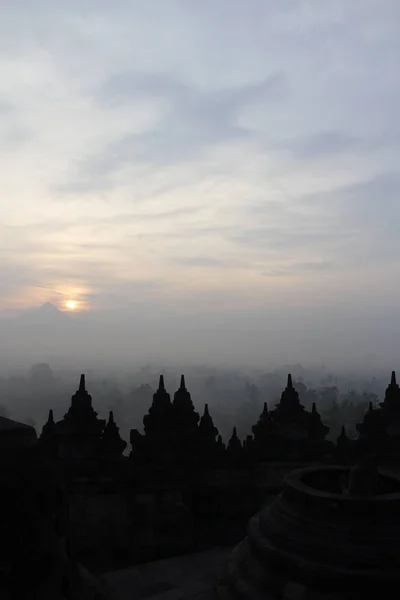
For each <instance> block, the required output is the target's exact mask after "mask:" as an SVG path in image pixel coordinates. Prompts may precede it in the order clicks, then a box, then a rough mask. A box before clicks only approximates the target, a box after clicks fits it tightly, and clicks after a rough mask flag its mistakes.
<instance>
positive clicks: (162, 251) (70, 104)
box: [0, 0, 400, 371]
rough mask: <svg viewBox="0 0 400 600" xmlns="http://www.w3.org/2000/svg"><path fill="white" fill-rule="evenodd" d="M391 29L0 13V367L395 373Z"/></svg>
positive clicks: (394, 44) (11, 8) (333, 21)
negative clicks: (65, 361)
mask: <svg viewBox="0 0 400 600" xmlns="http://www.w3.org/2000/svg"><path fill="white" fill-rule="evenodd" d="M399 29H400V4H399V2H398V1H397V0H379V1H378V0H353V1H352V2H349V0H332V1H329V0H326V1H324V2H321V0H310V1H300V0H298V1H297V2H286V1H284V0H279V1H278V0H275V1H273V0H271V1H269V2H265V0H248V1H247V2H243V1H242V0H230V1H229V2H227V1H226V0H204V1H202V2H199V1H196V0H193V1H192V0H187V1H186V2H182V1H175V0H157V1H156V0H143V1H134V0H131V1H129V2H128V1H125V0H117V1H116V2H110V1H104V0H88V1H86V2H84V3H83V2H81V1H78V0H68V1H66V0H59V1H58V2H54V1H50V0H48V1H45V0H43V1H39V0H37V2H30V1H28V0H26V1H25V2H23V1H18V0H13V1H11V0H4V1H3V2H2V3H1V7H0V54H1V58H0V75H1V76H0V115H1V120H0V131H1V135H0V140H1V141H0V153H1V157H0V158H1V184H0V189H1V194H0V208H1V213H0V240H1V243H0V274H1V279H0V291H1V294H0V313H1V322H0V335H1V338H2V340H3V343H2V344H1V359H2V360H3V361H5V360H8V359H10V357H22V356H26V357H27V361H28V362H29V360H30V359H31V358H33V357H34V358H35V359H36V360H50V359H51V358H52V357H54V356H59V357H70V358H71V357H74V359H76V360H82V361H85V360H86V361H88V360H89V358H90V360H92V359H93V360H94V359H95V358H98V359H99V360H100V358H101V359H102V360H113V361H114V362H115V361H118V360H120V359H122V358H124V359H128V358H129V359H133V358H134V359H135V361H144V360H150V359H154V360H159V361H168V362H171V361H180V362H181V363H183V362H185V361H186V362H191V363H196V362H199V363H200V362H207V363H211V364H214V363H218V364H222V363H224V364H243V365H252V366H260V365H266V364H281V363H283V362H295V363H298V362H302V363H304V362H307V361H309V362H315V363H320V362H329V363H330V364H332V366H334V367H336V366H337V365H341V366H343V367H344V366H346V367H349V366H351V367H354V368H356V367H363V368H368V369H370V368H380V367H381V366H385V368H387V370H388V371H390V370H391V369H392V368H395V367H396V366H398V364H396V357H397V356H398V355H399V351H400V344H399V340H400V335H399V333H400V327H399V322H398V305H399V301H400V297H399V296H400V291H399V288H398V286H397V285H396V284H397V282H398V281H399V278H400V262H399V250H400V236H399V234H398V223H399V222H400V221H399V220H400V203H399V198H398V193H399V189H400V175H399V170H398V156H399V145H400V136H399V134H400V120H399V118H398V114H397V113H398V104H399V91H400V85H399V76H398V64H399V59H400V53H399V50H400V31H399ZM68 302H69V303H71V302H75V303H76V305H75V306H73V305H72V304H69V305H67V303H68ZM44 303H51V304H52V305H53V306H55V307H58V309H60V311H61V312H60V313H58V312H57V311H54V310H52V307H49V306H48V305H46V306H45V308H44V309H42V310H39V311H37V310H36V309H37V308H38V307H40V306H41V305H42V304H44ZM71 307H72V308H73V309H74V310H73V311H71V310H70V309H71ZM32 309H35V310H34V312H30V311H31V310H32ZM26 314H27V315H28V316H26ZM21 319H22V321H21ZM24 319H28V320H24ZM55 323H57V325H55ZM71 323H72V324H71ZM10 360H11V359H10ZM83 366H84V365H83Z"/></svg>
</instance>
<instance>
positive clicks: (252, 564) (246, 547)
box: [218, 467, 400, 600]
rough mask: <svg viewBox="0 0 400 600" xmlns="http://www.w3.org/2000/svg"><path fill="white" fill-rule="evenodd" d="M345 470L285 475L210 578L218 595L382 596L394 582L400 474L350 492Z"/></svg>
mask: <svg viewBox="0 0 400 600" xmlns="http://www.w3.org/2000/svg"><path fill="white" fill-rule="evenodd" d="M352 473H353V470H352V471H350V470H349V469H347V468H346V467H316V468H309V469H302V470H298V471H295V472H293V473H291V474H290V475H288V476H287V477H286V482H285V487H284V490H283V492H282V494H281V495H280V496H279V497H278V498H277V499H276V500H275V501H274V502H273V503H272V504H271V505H270V506H268V507H267V508H266V509H264V510H263V511H261V513H259V514H258V515H256V516H255V517H253V518H252V519H251V520H250V522H249V526H248V530H247V537H246V538H245V540H244V541H243V542H241V544H239V545H238V546H237V547H236V548H235V550H234V551H233V553H232V555H231V557H230V559H229V560H228V562H227V564H226V565H225V567H224V569H223V570H222V572H221V574H220V578H219V584H218V594H219V598H221V599H223V600H239V599H240V600H247V599H248V600H250V599H251V600H278V599H279V600H282V599H284V600H317V599H318V600H343V599H346V600H347V599H351V600H353V599H354V598H360V599H361V598H379V597H382V598H389V597H392V594H393V590H395V589H398V588H399V586H400V481H399V480H398V479H397V478H394V477H390V476H389V475H387V474H382V473H380V474H379V475H378V473H377V476H378V478H377V480H376V481H375V486H376V487H375V488H374V490H373V492H372V493H371V492H370V491H368V493H365V490H364V491H363V492H361V490H360V493H350V492H349V488H346V485H347V484H348V483H349V481H350V482H351V479H352Z"/></svg>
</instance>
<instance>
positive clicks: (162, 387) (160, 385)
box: [158, 375, 165, 392]
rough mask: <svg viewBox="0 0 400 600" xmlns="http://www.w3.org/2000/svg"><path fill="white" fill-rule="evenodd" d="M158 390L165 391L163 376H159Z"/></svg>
mask: <svg viewBox="0 0 400 600" xmlns="http://www.w3.org/2000/svg"><path fill="white" fill-rule="evenodd" d="M158 390H159V391H160V392H161V391H165V385H164V375H160V380H159V382H158Z"/></svg>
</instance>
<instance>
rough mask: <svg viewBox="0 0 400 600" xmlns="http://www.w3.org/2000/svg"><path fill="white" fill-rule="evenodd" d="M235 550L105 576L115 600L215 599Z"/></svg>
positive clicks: (200, 554) (104, 578) (115, 572)
mask: <svg viewBox="0 0 400 600" xmlns="http://www.w3.org/2000/svg"><path fill="white" fill-rule="evenodd" d="M231 550H232V549H231V548H214V549H213V550H209V551H206V552H196V553H195V554H188V555H185V556H178V557H174V558H168V559H163V560H158V561H155V562H150V563H146V564H143V565H137V566H135V567H133V568H130V569H121V570H118V571H113V572H110V573H106V574H103V575H102V576H101V579H102V580H104V581H105V582H106V584H107V587H108V588H109V589H110V594H111V596H110V597H111V598H112V600H141V599H143V600H144V599H149V600H215V599H216V592H215V589H216V582H217V574H218V572H219V571H220V569H221V567H222V565H223V564H224V562H226V560H227V558H228V556H229V554H230V553H231Z"/></svg>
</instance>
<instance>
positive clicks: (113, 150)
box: [60, 73, 285, 193]
mask: <svg viewBox="0 0 400 600" xmlns="http://www.w3.org/2000/svg"><path fill="white" fill-rule="evenodd" d="M284 86H285V77H284V75H283V74H282V73H274V74H272V75H270V76H268V77H266V78H265V79H264V80H262V81H259V82H256V83H254V84H251V85H247V86H242V87H236V88H229V89H221V90H213V91H203V90H199V89H194V88H193V87H191V86H189V85H188V84H187V83H185V82H181V81H179V80H176V79H174V78H173V77H169V76H167V75H158V74H153V75H148V76H143V75H142V76H140V75H139V76H137V75H135V74H133V75H132V74H125V75H124V74H122V75H119V76H114V77H112V78H111V79H110V80H108V82H106V83H105V84H104V86H103V88H102V89H101V90H100V91H99V100H100V101H101V102H104V101H105V100H107V102H109V101H111V99H112V100H113V101H117V100H119V101H121V100H122V99H123V100H124V101H125V102H128V101H129V99H131V100H132V99H133V98H135V97H137V95H144V96H146V97H152V95H156V96H160V97H162V98H163V99H164V100H165V101H166V105H167V110H166V112H165V114H164V116H163V117H162V118H161V119H160V121H159V123H158V124H157V125H156V126H155V127H154V128H153V129H152V130H150V131H147V132H144V133H139V134H127V135H126V136H124V137H123V138H122V139H120V140H118V141H116V142H113V143H111V144H109V145H108V146H107V147H106V148H104V149H103V150H102V151H101V152H100V153H98V154H97V155H94V156H90V157H88V158H85V159H84V160H83V161H81V162H80V163H79V164H78V165H77V167H76V168H77V172H76V174H75V176H73V175H72V176H71V178H70V179H69V181H68V182H67V183H65V184H63V185H62V186H60V191H66V192H73V193H76V192H85V191H93V190H96V189H106V188H107V187H110V186H111V187H112V186H113V185H114V184H115V179H114V178H115V177H116V176H117V175H118V171H119V170H120V169H121V168H123V167H125V166H129V165H138V164H139V165H145V166H146V167H147V168H148V169H149V170H150V169H152V168H153V169H154V168H157V167H158V168H159V167H161V166H169V165H174V164H182V165H183V164H185V163H187V162H190V161H193V160H195V159H200V158H201V157H202V155H203V153H204V152H205V151H206V150H207V149H209V148H212V147H213V146H216V145H218V144H221V143H234V142H238V141H241V140H246V139H251V138H252V137H253V135H254V133H253V132H252V131H250V130H248V129H247V128H245V127H243V126H241V125H239V123H238V116H239V114H240V111H241V109H242V108H244V107H248V106H249V105H250V104H251V103H252V102H257V101H260V100H264V101H265V102H268V100H271V99H273V98H274V97H275V96H276V94H280V93H281V92H282V88H284Z"/></svg>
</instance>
